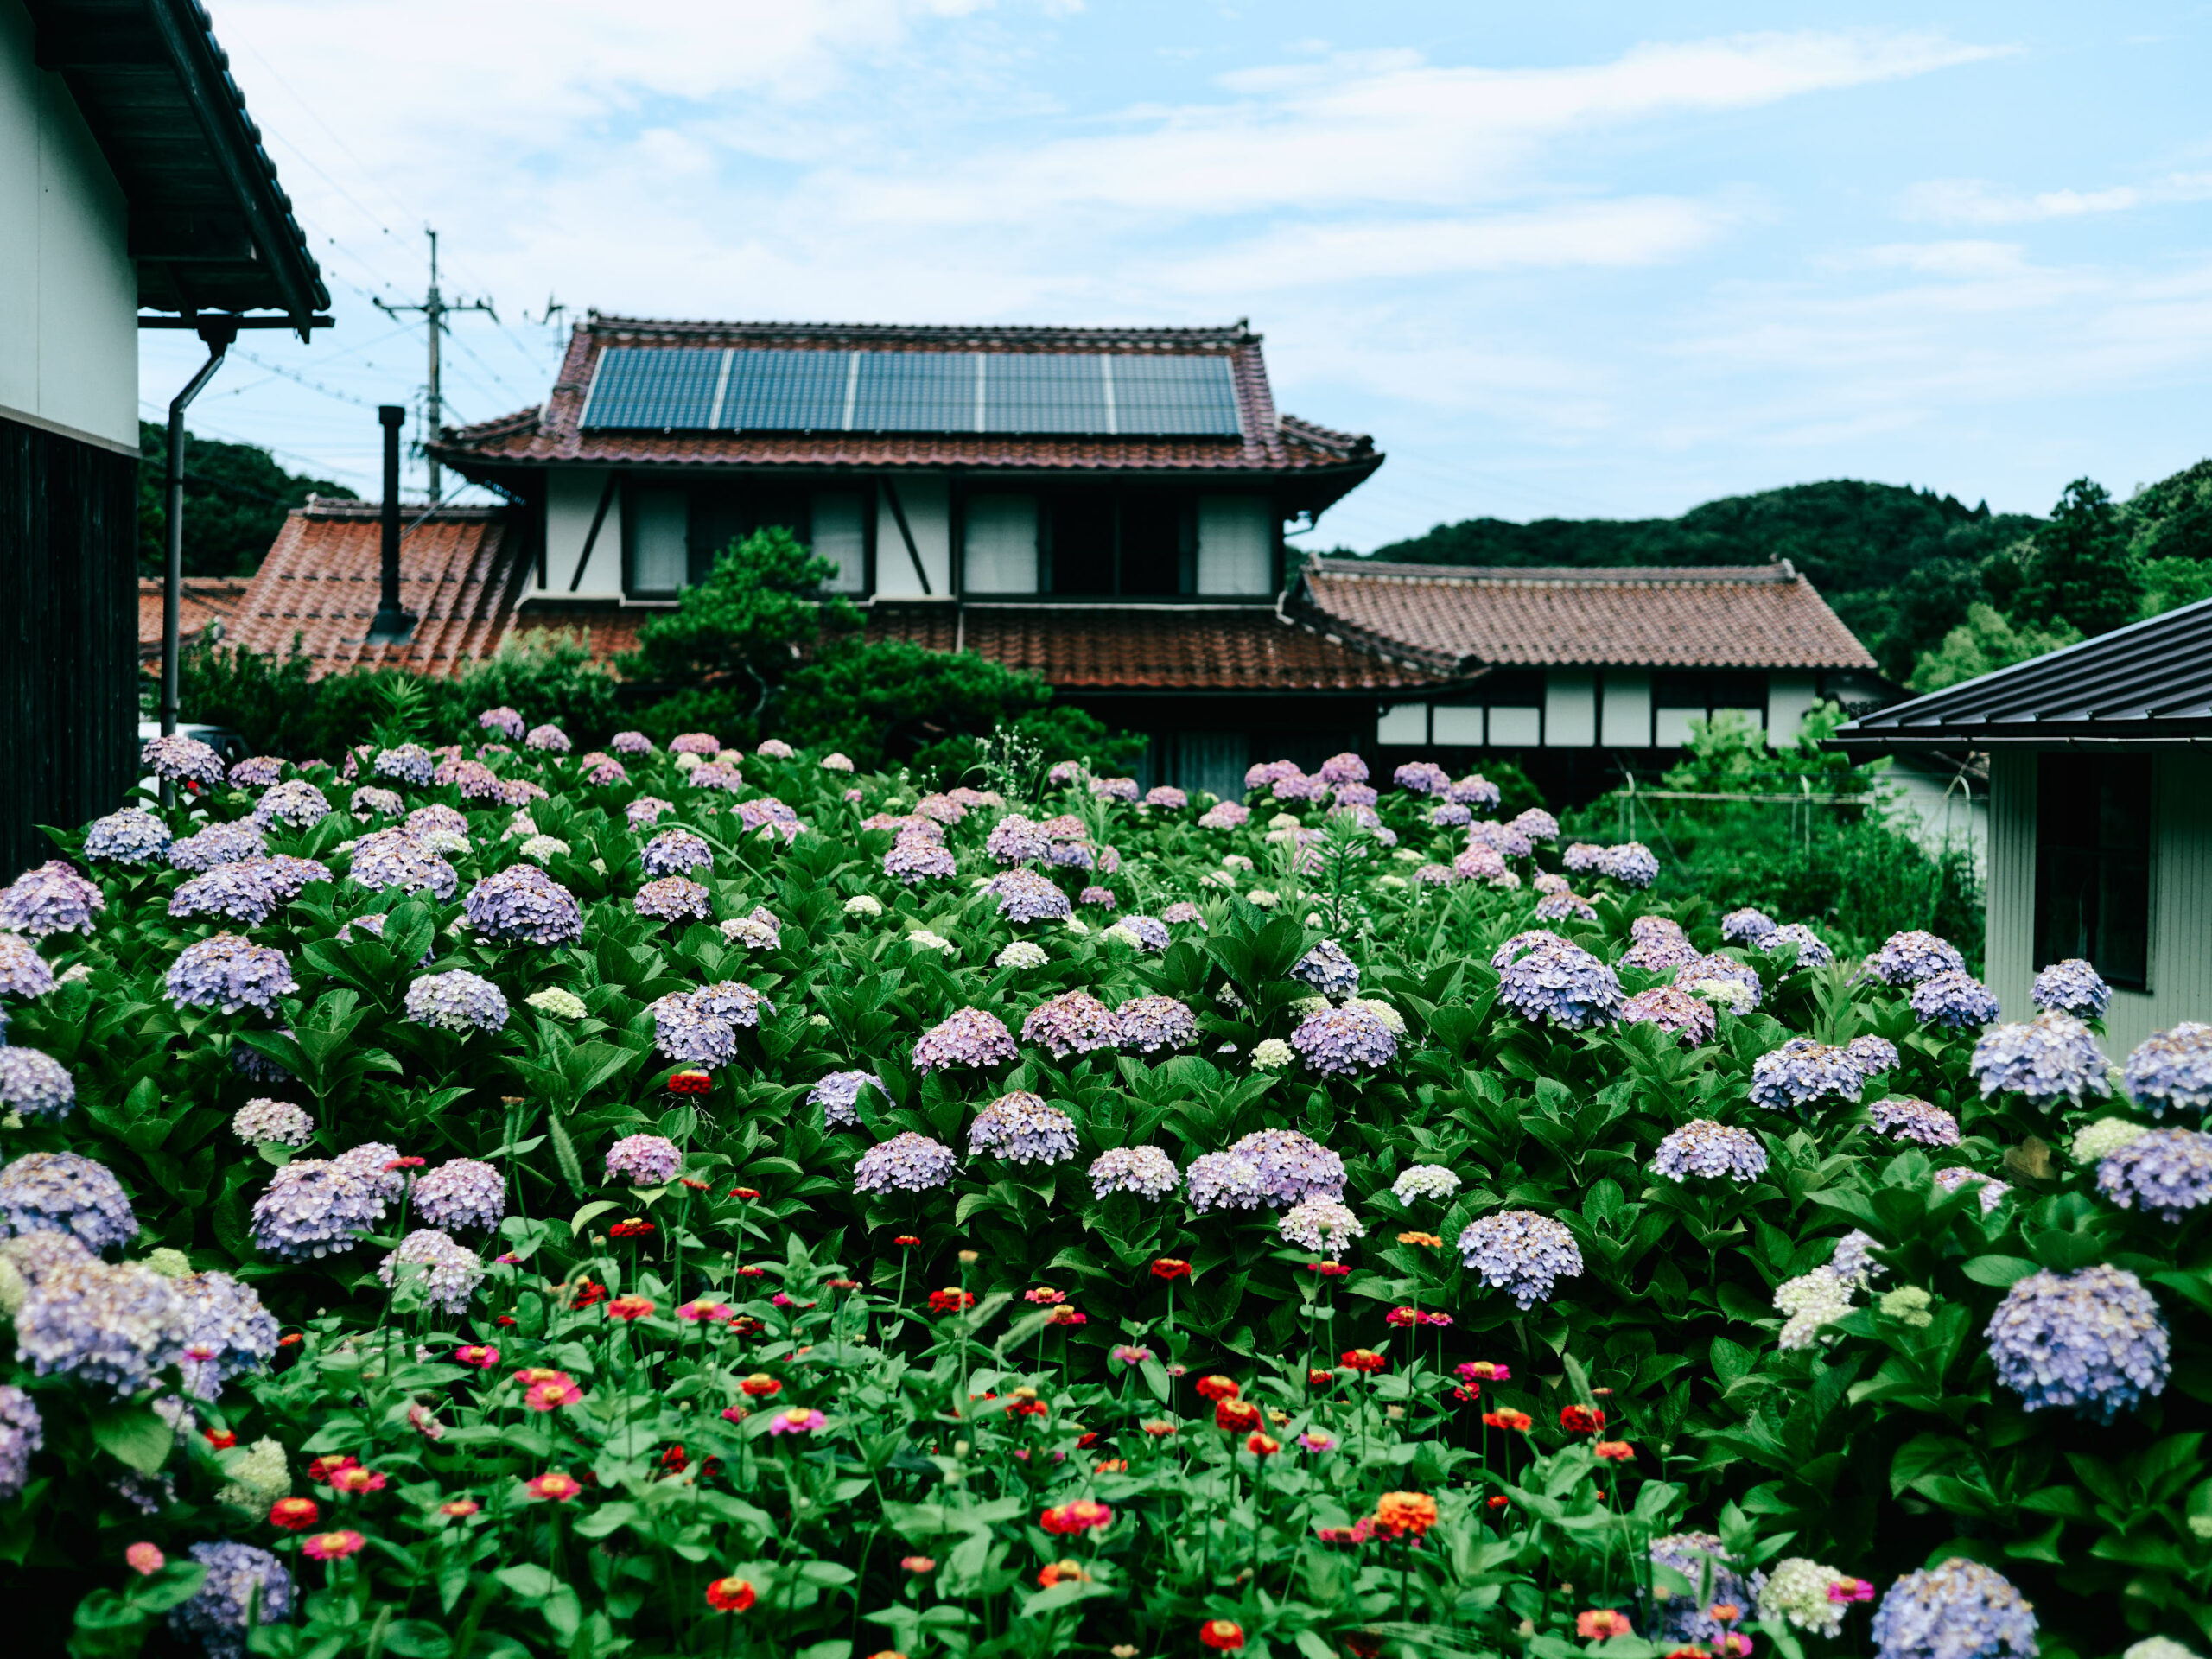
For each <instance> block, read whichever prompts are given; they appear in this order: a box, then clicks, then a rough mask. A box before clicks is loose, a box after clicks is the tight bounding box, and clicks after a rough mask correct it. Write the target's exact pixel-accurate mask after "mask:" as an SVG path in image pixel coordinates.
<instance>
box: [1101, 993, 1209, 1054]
mask: <svg viewBox="0 0 2212 1659" xmlns="http://www.w3.org/2000/svg"><path fill="white" fill-rule="evenodd" d="M1114 1023H1115V1024H1116V1026H1117V1027H1120V1029H1121V1033H1122V1047H1124V1048H1128V1049H1134V1050H1135V1052H1138V1053H1140V1054H1158V1053H1160V1052H1164V1051H1166V1050H1168V1049H1174V1048H1185V1047H1187V1046H1190V1045H1191V1044H1192V1043H1195V1042H1196V1041H1198V1015H1197V1014H1193V1013H1192V1011H1191V1009H1190V1007H1189V1006H1188V1005H1187V1004H1185V1003H1182V1002H1179V1001H1176V1000H1175V999H1174V998H1173V997H1172V996H1134V997H1131V998H1130V999H1129V1000H1128V1001H1126V1002H1124V1003H1122V1006H1121V1007H1118V1008H1116V1009H1115V1010H1114Z"/></svg>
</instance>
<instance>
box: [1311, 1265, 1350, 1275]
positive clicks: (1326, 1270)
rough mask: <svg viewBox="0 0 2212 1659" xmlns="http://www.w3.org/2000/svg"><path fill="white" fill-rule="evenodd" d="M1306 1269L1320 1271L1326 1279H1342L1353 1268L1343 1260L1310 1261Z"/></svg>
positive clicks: (1312, 1271)
mask: <svg viewBox="0 0 2212 1659" xmlns="http://www.w3.org/2000/svg"><path fill="white" fill-rule="evenodd" d="M1306 1272H1308V1273H1318V1274H1320V1275H1321V1276H1322V1277H1323V1278H1324V1279H1341V1278H1343V1277H1344V1275H1345V1274H1348V1273H1350V1272H1351V1268H1350V1267H1348V1266H1346V1265H1345V1264H1344V1262H1307V1263H1306Z"/></svg>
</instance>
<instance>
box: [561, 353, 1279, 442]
mask: <svg viewBox="0 0 2212 1659" xmlns="http://www.w3.org/2000/svg"><path fill="white" fill-rule="evenodd" d="M582 425H584V426H587V427H629V428H639V429H662V428H682V429H689V430H694V431H706V430H715V431H739V432H745V431H752V432H840V431H849V432H992V433H1001V434H1017V433H1020V434H1030V433H1033V434H1037V435H1052V434H1055V433H1083V434H1096V435H1102V436H1104V435H1115V436H1122V437H1228V438H1233V437H1236V435H1238V433H1239V432H1240V431H1241V429H1242V428H1241V425H1240V423H1239V421H1238V417H1237V405H1236V382H1235V379H1234V378H1233V376H1232V374H1231V372H1230V361H1229V359H1228V358H1227V357H1225V356H1220V355H1211V356H1202V357H1201V356H1191V357H1170V356H1158V357H1147V356H1139V355H1135V354H1134V353H1066V352H851V351H819V352H809V351H791V350H785V349H766V350H757V351H756V350H752V349H741V348H730V349H727V350H725V349H719V348H717V349H706V348H702V347H697V346H683V347H676V348H671V349H667V350H660V351H655V350H640V349H636V348H632V347H627V346H615V347H610V348H608V349H607V350H606V351H603V352H601V353H600V355H599V364H598V367H597V369H596V370H595V371H594V375H593V378H592V386H591V392H590V396H589V397H588V399H587V400H586V403H585V407H584V414H583V419H582Z"/></svg>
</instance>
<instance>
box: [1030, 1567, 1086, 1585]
mask: <svg viewBox="0 0 2212 1659" xmlns="http://www.w3.org/2000/svg"><path fill="white" fill-rule="evenodd" d="M1037 1583H1038V1585H1039V1587H1040V1588H1042V1589H1046V1590H1049V1589H1051V1588H1052V1586H1054V1585H1056V1584H1088V1583H1090V1573H1086V1572H1084V1570H1083V1563H1082V1562H1081V1561H1053V1562H1052V1563H1050V1564H1049V1565H1048V1566H1047V1567H1046V1568H1045V1570H1044V1571H1043V1572H1041V1573H1039V1574H1038V1575H1037Z"/></svg>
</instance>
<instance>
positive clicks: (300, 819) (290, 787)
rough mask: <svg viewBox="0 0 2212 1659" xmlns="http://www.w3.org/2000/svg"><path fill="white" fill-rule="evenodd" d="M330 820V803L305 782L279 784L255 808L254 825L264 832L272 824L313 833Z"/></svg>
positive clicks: (254, 805) (299, 779)
mask: <svg viewBox="0 0 2212 1659" xmlns="http://www.w3.org/2000/svg"><path fill="white" fill-rule="evenodd" d="M329 816H330V802H329V800H328V799H327V798H326V797H325V796H324V795H323V792H322V791H321V790H319V789H317V788H316V787H315V785H313V784H311V783H309V782H308V780H307V779H304V778H295V779H291V780H290V781H289V783H282V784H278V785H277V786H276V787H275V788H274V789H271V790H270V791H267V792H266V793H265V794H264V795H263V796H262V798H260V799H259V800H257V801H256V802H255V803H254V804H253V821H254V822H255V823H257V824H259V825H261V826H262V828H264V829H267V828H268V827H269V826H270V824H272V823H281V824H283V825H284V827H285V828H287V829H314V828H315V825H316V824H318V823H321V822H322V821H323V820H324V819H325V818H327V817H329Z"/></svg>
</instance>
